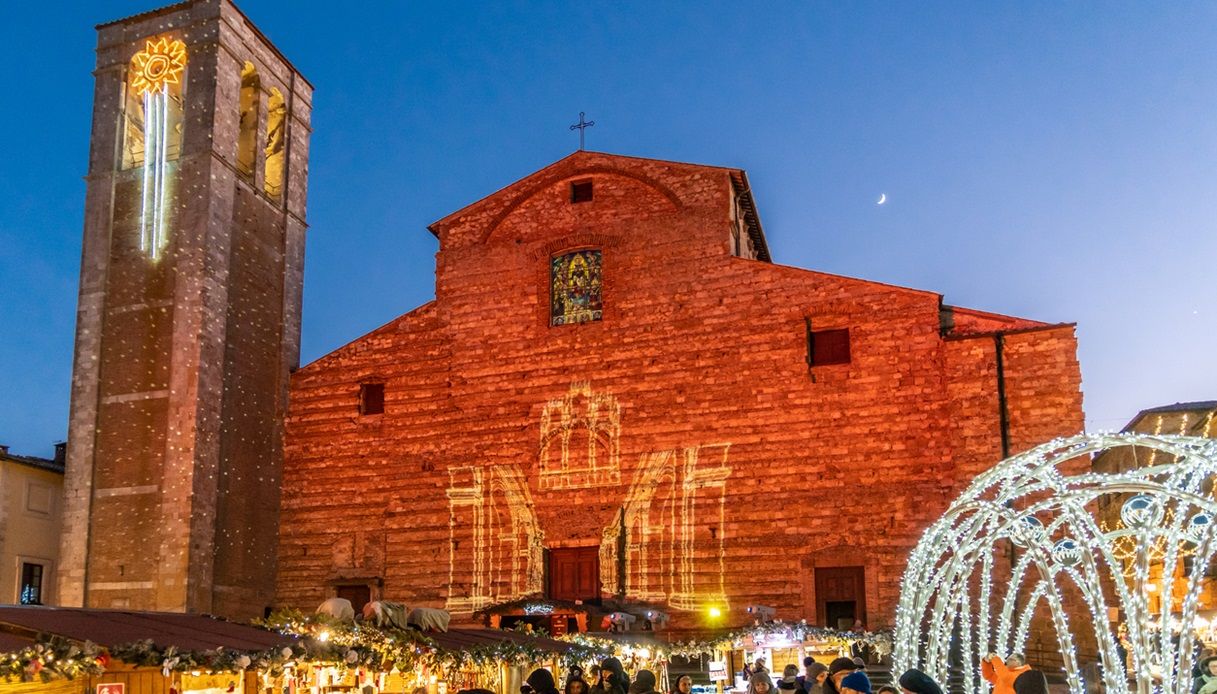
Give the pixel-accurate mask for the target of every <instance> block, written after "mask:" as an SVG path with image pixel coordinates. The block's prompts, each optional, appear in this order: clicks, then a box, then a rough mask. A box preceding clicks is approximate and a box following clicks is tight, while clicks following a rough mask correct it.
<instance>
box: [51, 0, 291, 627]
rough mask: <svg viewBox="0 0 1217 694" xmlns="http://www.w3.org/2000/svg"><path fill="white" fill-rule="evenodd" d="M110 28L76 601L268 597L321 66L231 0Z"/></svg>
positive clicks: (94, 206) (246, 606)
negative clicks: (290, 51) (293, 53)
mask: <svg viewBox="0 0 1217 694" xmlns="http://www.w3.org/2000/svg"><path fill="white" fill-rule="evenodd" d="M97 30H98V44H97V69H96V71H95V72H94V75H95V77H96V83H95V88H94V105H93V126H92V144H91V146H90V151H89V165H88V176H87V192H86V202H85V223H84V248H83V252H82V259H81V271H80V297H79V304H78V308H77V324H76V351H75V357H74V364H73V376H72V404H71V419H70V422H69V426H68V453H67V473H66V477H65V495H64V496H65V502H64V503H65V508H64V527H63V540H62V546H61V552H60V557H61V559H60V561H61V566H60V569H59V572H58V575H59V591H58V595H59V599H60V600H61V601H62V603H63V604H65V605H83V606H88V607H115V608H130V609H146V610H167V611H178V612H182V611H185V612H206V613H212V614H219V615H224V616H229V617H250V616H257V615H261V614H262V611H263V610H264V608H265V607H267V606H269V605H270V604H271V600H272V598H273V595H274V574H275V567H276V561H275V551H276V545H277V538H278V511H279V487H280V470H281V462H282V450H283V441H282V438H283V415H284V411H285V409H286V401H287V385H288V374H289V372H290V371H291V369H293V368H294V367H295V366H297V363H298V356H299V343H300V300H301V289H302V286H303V282H302V273H303V263H304V241H305V230H306V224H305V192H306V184H307V177H308V146H309V132H310V130H309V116H310V109H311V99H312V85H310V84H309V83H308V81H307V80H305V79H304V77H302V76H301V75H300V73H299V72H297V71H296V69H295V68H294V67H292V65H291V63H289V62H288V61H287V59H286V58H284V56H283V55H282V54H281V53H280V52H279V51H278V50H277V49H276V48H275V47H274V46H273V45H271V43H270V42H269V41H268V40H267V39H266V37H265V36H263V35H262V33H261V32H260V31H258V29H257V28H256V27H254V26H253V24H252V23H251V22H250V21H249V20H248V19H247V18H246V17H245V15H244V14H242V13H241V11H240V10H238V9H237V7H236V6H235V5H233V4H232V2H230V0H191V1H188V2H182V3H178V4H174V5H171V6H169V7H165V8H163V9H160V10H154V11H151V12H146V13H143V14H139V15H135V16H132V17H128V18H126V19H122V20H119V21H115V22H111V23H108V24H102V25H100V26H98V27H97Z"/></svg>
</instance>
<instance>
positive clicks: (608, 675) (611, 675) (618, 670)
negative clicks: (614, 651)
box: [591, 656, 630, 694]
mask: <svg viewBox="0 0 1217 694" xmlns="http://www.w3.org/2000/svg"><path fill="white" fill-rule="evenodd" d="M629 689H630V678H629V677H628V676H627V675H626V674H625V668H623V667H621V661H620V660H617V659H616V658H613V657H611V656H610V657H608V658H605V659H604V660H602V661H600V679H599V681H598V682H596V684H595V685H593V686H592V689H591V691H592V694H626V692H627V691H629Z"/></svg>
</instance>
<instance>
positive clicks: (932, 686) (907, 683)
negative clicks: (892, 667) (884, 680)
mask: <svg viewBox="0 0 1217 694" xmlns="http://www.w3.org/2000/svg"><path fill="white" fill-rule="evenodd" d="M900 689H901V691H903V692H904V694H942V687H939V686H938V683H937V682H935V681H934V678H933V677H930V676H929V675H927V674H925V673H924V672H922V671H920V670H918V669H916V668H912V669H909V670H905V671H904V674H903V675H901V676H900Z"/></svg>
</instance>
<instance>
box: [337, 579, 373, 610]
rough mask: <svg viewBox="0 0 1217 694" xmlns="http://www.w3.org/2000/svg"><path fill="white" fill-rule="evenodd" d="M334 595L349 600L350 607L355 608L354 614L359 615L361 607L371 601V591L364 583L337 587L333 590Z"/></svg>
mask: <svg viewBox="0 0 1217 694" xmlns="http://www.w3.org/2000/svg"><path fill="white" fill-rule="evenodd" d="M334 595H335V597H339V598H346V599H347V600H350V601H351V607H353V608H355V614H359V611H360V610H362V609H363V606H364V605H366V604H368V603H369V602H371V601H372V589H371V588H369V587H368V585H367V584H366V583H363V584H350V585H345V586H338V587H337V588H335V589H334Z"/></svg>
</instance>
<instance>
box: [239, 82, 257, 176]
mask: <svg viewBox="0 0 1217 694" xmlns="http://www.w3.org/2000/svg"><path fill="white" fill-rule="evenodd" d="M260 91H261V80H260V79H259V78H258V70H257V69H256V68H255V67H254V65H253V63H251V62H249V61H248V60H247V61H245V67H243V68H242V69H241V96H240V99H239V103H238V121H237V122H238V126H237V127H238V131H237V171H240V172H241V174H242V175H245V176H253V175H254V166H255V164H257V159H258V101H259V99H258V93H259V92H260Z"/></svg>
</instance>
